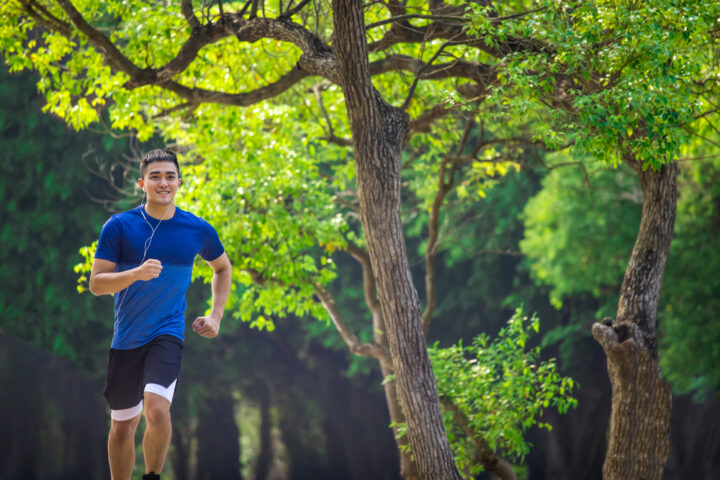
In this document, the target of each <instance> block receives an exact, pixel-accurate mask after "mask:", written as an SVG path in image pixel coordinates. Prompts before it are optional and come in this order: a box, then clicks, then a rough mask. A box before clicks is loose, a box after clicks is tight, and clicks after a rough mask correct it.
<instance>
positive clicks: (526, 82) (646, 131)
mask: <svg viewBox="0 0 720 480" xmlns="http://www.w3.org/2000/svg"><path fill="white" fill-rule="evenodd" d="M717 8H718V6H717V4H715V3H708V4H702V5H699V4H697V3H696V2H662V1H657V2H656V1H644V2H614V3H612V4H604V3H602V2H582V3H581V2H577V3H575V2H569V3H564V4H555V3H551V2H548V3H546V4H541V5H540V8H539V9H538V10H537V11H534V12H530V13H531V14H529V15H528V16H527V21H523V22H517V23H510V24H501V25H500V26H499V27H498V26H497V25H496V24H494V23H493V21H492V19H491V18H489V16H488V13H491V12H492V10H493V8H492V7H491V6H474V7H473V15H475V17H474V19H473V27H472V29H473V31H474V32H475V33H476V34H477V35H478V37H479V38H485V39H487V38H489V37H488V33H490V34H494V35H497V34H501V35H504V36H505V37H506V38H516V39H523V40H524V41H526V40H525V39H527V38H528V37H529V38H532V39H533V43H532V47H530V48H522V47H521V48H519V49H517V50H516V51H514V52H510V53H508V54H507V55H506V57H505V59H506V61H507V64H506V66H505V68H504V70H503V72H502V75H503V81H502V83H503V87H501V88H499V89H497V97H499V99H500V104H501V105H502V104H507V105H510V106H511V108H512V109H513V110H515V111H520V112H528V111H529V110H530V108H531V106H532V108H539V109H540V111H539V115H538V116H539V117H540V118H541V119H542V120H544V125H543V128H541V129H539V131H538V133H537V135H536V138H537V139H538V140H541V141H543V142H545V143H546V144H551V145H552V144H557V143H558V142H559V143H563V142H567V144H569V145H572V146H573V147H574V150H575V152H576V154H577V153H584V154H585V155H589V156H591V157H592V158H597V159H605V160H606V161H608V162H609V163H610V164H614V165H617V164H619V163H624V164H625V165H627V166H628V167H630V169H632V171H634V172H635V174H636V175H637V176H638V177H639V179H640V185H641V190H642V198H643V207H642V214H641V219H640V227H639V231H638V234H637V237H636V241H635V246H634V247H633V250H632V254H631V257H630V260H629V263H628V266H627V268H626V270H625V275H624V278H623V283H622V286H621V288H620V299H619V302H618V310H617V314H616V318H614V319H611V318H608V319H606V320H605V321H603V322H602V323H596V324H595V325H593V336H594V337H595V339H596V340H597V341H598V342H599V343H600V344H601V345H602V347H603V349H604V350H605V352H606V355H607V358H608V372H609V375H610V380H611V385H612V389H613V403H612V414H611V424H610V435H609V446H608V452H607V456H606V461H605V465H604V467H603V475H604V477H605V478H608V479H610V478H660V477H661V475H662V471H663V468H664V465H665V462H666V460H667V454H668V451H669V436H668V430H669V419H670V390H669V387H668V385H667V383H666V382H665V381H664V380H663V379H662V375H661V372H660V368H659V365H658V362H657V343H658V342H657V337H656V319H657V311H658V301H659V296H660V287H661V284H662V279H663V273H664V269H665V264H666V261H667V256H668V254H669V251H670V243H671V240H672V235H673V229H674V222H675V213H676V198H677V170H678V167H677V164H676V163H673V161H674V160H676V159H677V158H678V155H679V152H680V148H681V146H682V145H683V143H686V142H687V137H688V132H692V128H693V127H694V123H695V122H696V121H697V120H698V119H700V118H703V117H705V116H707V115H712V114H714V113H715V112H716V108H715V107H714V106H713V104H712V102H708V100H707V98H706V97H704V96H703V93H707V92H703V93H698V92H697V91H695V87H697V86H699V85H703V86H704V87H706V88H707V89H708V91H712V88H713V87H716V85H715V83H714V82H713V81H712V80H710V81H709V79H711V78H714V75H715V73H714V72H715V71H716V69H717V65H716V62H714V61H712V58H713V47H714V41H713V40H714V38H715V37H716V36H717V27H716V26H715V24H713V20H712V18H714V17H716V15H717ZM706 15H707V16H706ZM520 43H522V42H520ZM488 44H489V45H492V42H488ZM689 98H692V99H695V101H694V102H688V99H689Z"/></svg>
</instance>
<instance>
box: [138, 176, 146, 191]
mask: <svg viewBox="0 0 720 480" xmlns="http://www.w3.org/2000/svg"><path fill="white" fill-rule="evenodd" d="M138 186H139V187H140V190H145V182H143V179H142V178H138Z"/></svg>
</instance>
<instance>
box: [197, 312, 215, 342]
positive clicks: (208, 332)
mask: <svg viewBox="0 0 720 480" xmlns="http://www.w3.org/2000/svg"><path fill="white" fill-rule="evenodd" d="M192 328H193V330H195V333H197V334H198V335H200V336H201V337H205V338H213V337H217V334H218V332H219V331H220V319H218V318H215V317H213V316H207V317H198V318H196V319H195V321H194V322H193V324H192Z"/></svg>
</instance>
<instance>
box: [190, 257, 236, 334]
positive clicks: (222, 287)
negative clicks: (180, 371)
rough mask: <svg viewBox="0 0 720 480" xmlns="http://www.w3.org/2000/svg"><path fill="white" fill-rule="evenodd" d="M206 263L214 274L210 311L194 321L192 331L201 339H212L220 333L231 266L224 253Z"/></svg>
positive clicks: (228, 288)
mask: <svg viewBox="0 0 720 480" xmlns="http://www.w3.org/2000/svg"><path fill="white" fill-rule="evenodd" d="M207 263H208V265H210V266H211V267H212V269H213V272H214V273H213V278H212V310H211V311H210V315H208V316H206V317H198V318H197V319H195V321H194V322H193V330H195V332H196V333H197V334H198V335H200V336H201V337H206V338H212V337H215V336H217V334H218V332H219V331H220V322H221V321H222V316H223V312H224V311H225V302H227V299H228V296H229V295H230V284H231V280H232V264H231V263H230V259H229V258H228V256H227V254H225V253H223V254H222V255H220V256H219V257H218V258H216V259H215V260H213V261H212V262H207Z"/></svg>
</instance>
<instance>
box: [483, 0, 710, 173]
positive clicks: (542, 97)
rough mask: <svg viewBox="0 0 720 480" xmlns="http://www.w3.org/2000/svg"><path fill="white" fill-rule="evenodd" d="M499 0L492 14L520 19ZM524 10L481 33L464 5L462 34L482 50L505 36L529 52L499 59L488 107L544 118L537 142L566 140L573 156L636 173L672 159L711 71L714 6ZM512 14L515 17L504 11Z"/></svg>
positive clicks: (542, 5) (575, 5)
mask: <svg viewBox="0 0 720 480" xmlns="http://www.w3.org/2000/svg"><path fill="white" fill-rule="evenodd" d="M520 3H522V2H508V3H506V4H503V5H502V6H501V8H502V11H501V12H500V14H501V15H502V14H507V15H510V14H512V13H517V11H523V10H525V11H527V10H529V8H527V7H528V6H525V5H523V6H521V5H520ZM533 6H534V7H535V9H534V10H532V11H530V12H529V13H526V14H524V15H520V16H519V17H518V18H515V19H513V20H510V21H506V22H501V23H500V24H498V25H496V26H495V25H493V26H490V25H489V24H488V22H487V19H486V18H485V17H484V15H485V14H486V13H487V12H485V10H486V7H481V6H479V5H473V7H472V9H473V10H472V12H471V14H470V17H471V19H472V24H471V25H472V26H471V30H472V31H474V32H475V33H476V35H478V36H479V37H480V38H481V39H484V40H485V41H487V42H490V43H491V44H492V43H493V41H497V40H498V39H503V38H509V37H512V36H515V37H521V38H532V39H533V40H532V42H535V43H533V45H535V46H536V47H539V48H537V49H536V50H531V51H529V52H528V51H521V52H517V53H512V52H511V53H508V54H507V55H506V56H505V57H504V58H503V62H504V67H503V71H502V73H501V76H500V83H501V85H500V86H499V87H497V88H495V89H494V91H493V93H492V95H491V97H490V99H491V100H492V101H494V102H495V103H496V104H497V105H498V106H499V107H504V108H508V109H509V112H508V113H509V115H512V116H515V115H522V114H524V113H525V112H528V113H531V114H532V113H535V114H537V113H538V112H542V111H546V113H545V114H544V116H545V118H546V119H547V121H548V127H547V128H546V129H544V130H541V131H540V132H539V133H540V135H539V136H537V138H539V139H542V140H543V141H545V142H548V143H551V144H552V143H555V142H554V139H555V137H557V136H558V135H563V136H568V137H569V138H568V139H569V140H570V139H571V140H572V142H573V143H574V144H575V149H576V151H577V152H578V153H581V154H584V155H589V156H592V157H595V158H597V159H600V160H605V161H608V162H610V163H613V164H617V163H618V162H619V161H620V159H621V158H622V156H623V155H626V154H628V153H630V154H632V155H633V156H634V157H635V158H637V159H638V160H640V161H641V162H642V164H643V165H644V166H645V167H648V166H651V167H653V168H658V167H659V166H660V165H662V164H663V163H667V162H669V161H672V160H674V159H677V157H678V152H679V149H680V147H681V145H683V144H684V143H686V142H687V134H686V132H685V130H684V128H683V127H684V126H685V125H686V124H687V123H688V122H690V121H692V119H693V118H694V115H697V114H698V113H699V112H698V106H697V105H696V104H695V102H693V101H688V99H689V98H692V95H691V89H692V87H693V84H694V82H695V81H697V80H700V79H701V78H703V76H704V75H706V74H707V66H708V65H712V64H714V61H713V55H714V54H713V53H712V49H711V48H709V47H710V42H711V37H710V36H711V34H712V28H714V27H713V22H715V21H716V18H717V17H718V13H719V9H720V6H718V4H717V2H710V1H706V2H689V1H664V0H646V1H641V2H631V1H621V2H604V1H591V2H557V1H550V0H548V1H539V2H535V5H533ZM513 9H516V11H513Z"/></svg>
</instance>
